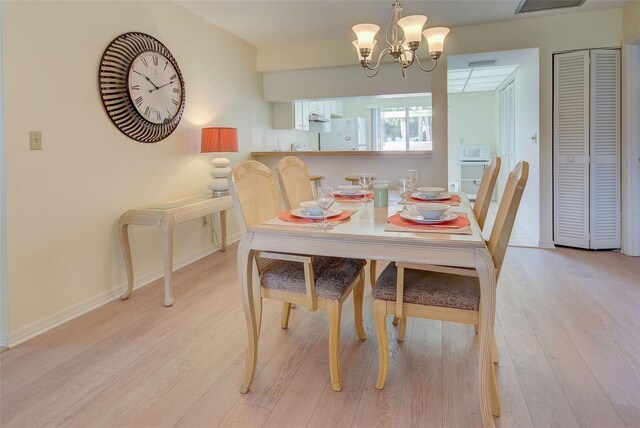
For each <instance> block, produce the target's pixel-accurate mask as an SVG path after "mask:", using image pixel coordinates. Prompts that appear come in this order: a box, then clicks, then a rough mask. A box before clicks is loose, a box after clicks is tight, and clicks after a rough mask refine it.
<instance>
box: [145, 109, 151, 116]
mask: <svg viewBox="0 0 640 428" xmlns="http://www.w3.org/2000/svg"><path fill="white" fill-rule="evenodd" d="M149 113H151V109H149V107H147V108H146V109H144V115H145V116H147V117H149Z"/></svg>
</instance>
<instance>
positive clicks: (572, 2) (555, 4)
mask: <svg viewBox="0 0 640 428" xmlns="http://www.w3.org/2000/svg"><path fill="white" fill-rule="evenodd" d="M584 2H585V0H521V1H520V4H519V5H518V8H517V9H516V14H518V13H526V12H538V11H541V10H551V9H562V8H565V7H578V6H581V5H582V3H584Z"/></svg>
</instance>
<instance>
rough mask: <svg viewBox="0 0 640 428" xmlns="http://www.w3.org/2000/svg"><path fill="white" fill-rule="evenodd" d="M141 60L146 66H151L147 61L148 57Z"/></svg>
mask: <svg viewBox="0 0 640 428" xmlns="http://www.w3.org/2000/svg"><path fill="white" fill-rule="evenodd" d="M140 61H142V63H143V64H144V66H145V67H149V63H148V62H147V59H146V58H141V59H140Z"/></svg>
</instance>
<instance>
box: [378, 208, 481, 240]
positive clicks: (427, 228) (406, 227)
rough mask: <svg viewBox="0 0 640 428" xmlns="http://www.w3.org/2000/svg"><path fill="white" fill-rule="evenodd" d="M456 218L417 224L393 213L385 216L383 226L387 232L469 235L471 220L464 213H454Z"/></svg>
mask: <svg viewBox="0 0 640 428" xmlns="http://www.w3.org/2000/svg"><path fill="white" fill-rule="evenodd" d="M455 214H457V216H458V218H456V219H455V220H452V221H448V222H446V223H440V224H419V223H414V222H412V221H410V220H406V219H404V218H402V217H400V214H394V215H392V216H391V217H389V218H387V226H386V227H385V228H384V230H385V231H387V232H430V233H448V234H455V235H471V234H472V232H471V221H469V219H468V218H467V215H466V214H464V213H455Z"/></svg>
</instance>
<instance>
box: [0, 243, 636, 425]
mask: <svg viewBox="0 0 640 428" xmlns="http://www.w3.org/2000/svg"><path fill="white" fill-rule="evenodd" d="M235 253H236V247H235V246H232V247H231V248H230V249H229V251H227V252H226V253H218V254H213V255H211V256H209V257H207V258H205V259H202V260H200V261H198V262H196V263H194V264H192V265H190V266H188V267H186V268H184V269H182V270H180V271H178V272H176V274H175V304H174V306H173V307H171V308H164V307H163V306H162V284H161V281H156V282H155V283H154V284H152V285H150V286H148V287H145V288H144V289H142V290H138V291H137V292H135V293H134V294H133V297H132V298H131V299H130V300H128V301H125V302H122V301H114V302H112V303H109V304H107V305H105V306H103V307H101V308H99V309H97V310H95V311H93V312H91V313H88V314H86V315H83V316H82V317H80V318H78V319H76V320H73V321H71V322H69V323H67V324H65V325H63V326H60V327H58V328H56V329H54V330H52V331H50V332H48V333H46V334H43V335H41V336H39V337H36V338H34V339H32V340H30V341H29V342H26V343H24V344H22V345H19V346H17V347H16V348H14V349H10V350H8V351H5V352H2V353H1V354H0V425H2V426H3V427H39V426H42V427H45V426H46V427H50V426H65V427H86V426H105V427H120V426H141V427H164V426H166V427H173V426H181V427H214V426H223V427H233V426H242V427H247V426H268V427H271V426H273V427H298V426H300V427H302V426H314V427H316V426H321V427H328V426H331V427H372V426H389V427H393V426H397V427H409V426H411V427H413V426H430V427H440V426H445V427H475V426H480V425H481V419H480V409H479V405H478V399H477V383H478V381H477V367H476V363H477V354H476V346H477V337H476V335H475V334H474V332H473V328H472V327H470V326H465V325H460V324H452V323H442V322H439V321H430V320H419V319H411V320H409V322H408V324H407V333H406V338H405V341H404V342H403V343H398V342H396V341H395V340H392V341H391V359H390V361H391V366H390V369H389V376H388V380H387V384H386V388H385V389H384V390H383V391H377V390H376V389H375V388H374V382H375V378H376V375H377V363H378V354H377V352H378V349H377V344H376V340H375V331H374V327H373V323H372V319H371V316H372V314H371V312H372V299H371V296H370V293H369V289H368V288H367V291H366V293H365V296H366V298H365V309H364V316H365V329H366V332H367V335H368V339H367V340H366V341H360V340H359V339H358V337H357V335H356V332H355V330H354V328H353V308H352V303H351V300H348V301H347V302H346V303H345V306H344V311H343V312H344V313H343V323H342V326H341V328H342V330H341V338H342V341H341V343H342V349H341V364H342V371H343V384H344V389H343V391H342V392H340V393H336V392H333V391H332V390H331V386H330V382H329V367H328V362H327V361H328V359H327V349H326V347H327V337H328V323H327V320H326V316H325V314H324V313H323V312H308V311H306V310H305V309H303V308H296V309H294V310H293V313H292V316H291V321H290V327H289V329H288V330H282V329H281V328H280V325H279V315H280V304H278V303H276V302H270V301H266V302H265V305H264V312H263V324H262V325H263V331H262V335H261V338H260V349H259V358H258V368H257V375H256V378H255V381H254V383H253V385H252V388H251V391H250V392H249V394H247V395H241V394H240V393H239V392H238V389H239V387H240V383H241V380H242V377H243V372H244V351H245V346H246V344H245V341H246V334H245V325H244V317H243V313H242V304H241V300H240V292H239V287H238V283H237V280H236V272H235ZM367 287H368V286H367ZM389 331H390V334H391V335H392V336H394V337H393V338H392V339H394V338H395V334H396V332H395V329H394V328H393V327H392V326H391V325H390V320H389ZM639 332H640V258H631V257H625V256H622V255H620V254H618V253H613V252H587V251H578V250H570V249H557V250H542V249H530V248H510V249H509V252H508V254H507V259H506V263H505V267H504V268H503V274H502V278H501V279H500V283H499V288H498V316H497V320H496V339H497V343H498V348H499V351H500V364H499V365H498V368H497V374H498V378H499V383H500V389H501V392H502V416H501V417H499V418H496V424H497V425H498V426H499V427H531V426H536V427H537V426H540V427H542V426H583V427H587V426H588V427H624V426H627V427H640V334H639Z"/></svg>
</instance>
